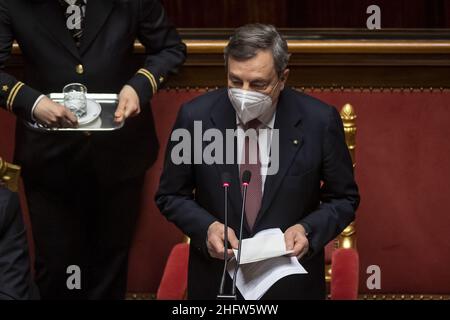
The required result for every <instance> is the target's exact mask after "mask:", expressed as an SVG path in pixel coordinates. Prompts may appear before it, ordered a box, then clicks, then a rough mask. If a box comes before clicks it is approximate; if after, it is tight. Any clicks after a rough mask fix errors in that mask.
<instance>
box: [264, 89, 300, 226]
mask: <svg viewBox="0 0 450 320" xmlns="http://www.w3.org/2000/svg"><path fill="white" fill-rule="evenodd" d="M287 90H289V89H287ZM300 123H301V114H300V111H299V108H298V106H296V105H295V104H293V103H292V102H291V101H289V100H288V96H287V94H286V90H285V91H283V92H282V94H281V95H280V100H279V102H278V107H277V114H276V119H275V125H274V128H275V129H279V162H280V166H279V170H278V173H277V174H275V175H270V176H267V177H266V181H265V184H264V195H263V199H262V204H261V210H260V212H259V214H258V217H257V219H256V222H255V226H256V224H257V223H258V221H259V220H260V219H261V217H262V216H263V215H264V214H265V213H266V211H267V210H268V209H269V206H270V204H271V203H272V200H273V198H274V196H275V195H276V193H277V191H278V189H279V187H280V185H281V182H282V181H283V179H284V177H285V175H286V173H287V171H288V169H289V167H290V166H291V164H292V161H293V160H294V159H295V156H296V155H297V153H298V151H299V150H300V149H301V147H302V145H303V137H302V133H301V126H300ZM272 150H275V149H274V148H273V147H272Z"/></svg>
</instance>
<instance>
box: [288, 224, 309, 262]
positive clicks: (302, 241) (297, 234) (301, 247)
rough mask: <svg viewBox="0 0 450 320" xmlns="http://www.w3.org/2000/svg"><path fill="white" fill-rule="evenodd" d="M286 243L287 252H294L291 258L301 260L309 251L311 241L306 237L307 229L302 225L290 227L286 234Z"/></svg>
mask: <svg viewBox="0 0 450 320" xmlns="http://www.w3.org/2000/svg"><path fill="white" fill-rule="evenodd" d="M284 241H285V242H286V250H289V251H290V250H294V252H292V253H291V255H290V256H291V257H297V259H300V258H301V257H303V256H304V255H305V254H306V253H307V252H308V250H309V241H308V238H307V237H306V231H305V228H303V226H302V225H301V224H296V225H295V226H292V227H290V228H289V229H287V230H286V232H285V233H284Z"/></svg>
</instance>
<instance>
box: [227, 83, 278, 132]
mask: <svg viewBox="0 0 450 320" xmlns="http://www.w3.org/2000/svg"><path fill="white" fill-rule="evenodd" d="M228 96H229V98H230V101H231V104H232V105H233V107H234V110H236V113H237V115H238V117H239V120H241V122H242V123H243V124H244V125H245V124H247V123H248V122H250V121H251V120H254V119H257V118H259V117H260V116H262V115H263V114H266V113H267V112H269V111H270V110H271V109H273V108H274V107H275V106H274V104H273V100H272V98H271V97H270V96H269V95H267V94H264V93H260V92H256V91H248V90H243V89H238V88H229V89H228Z"/></svg>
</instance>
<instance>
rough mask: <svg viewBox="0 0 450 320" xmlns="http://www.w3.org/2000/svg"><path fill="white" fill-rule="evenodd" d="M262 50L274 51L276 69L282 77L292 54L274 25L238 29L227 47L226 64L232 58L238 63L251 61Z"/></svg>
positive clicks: (246, 26)
mask: <svg viewBox="0 0 450 320" xmlns="http://www.w3.org/2000/svg"><path fill="white" fill-rule="evenodd" d="M260 50H271V51H272V54H273V59H274V62H275V69H276V71H277V73H278V76H280V77H281V75H282V74H283V71H284V70H285V69H286V68H287V65H288V63H289V57H290V54H289V52H288V44H287V41H286V40H285V39H284V38H283V37H282V36H281V35H280V33H278V31H277V29H276V28H275V27H274V26H272V25H267V24H260V23H257V24H247V25H245V26H243V27H240V28H238V29H236V31H235V33H234V35H233V36H232V37H231V38H230V42H229V43H228V45H227V46H226V47H225V63H226V64H228V59H229V58H230V57H231V58H233V59H235V60H237V61H245V60H249V59H251V58H253V57H255V56H256V55H257V53H258V51H260Z"/></svg>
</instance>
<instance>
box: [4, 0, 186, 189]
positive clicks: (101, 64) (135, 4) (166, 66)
mask: <svg viewBox="0 0 450 320" xmlns="http://www.w3.org/2000/svg"><path fill="white" fill-rule="evenodd" d="M136 39H138V40H139V41H140V42H141V43H142V44H143V45H144V46H145V48H146V54H145V57H144V59H138V57H136V56H135V55H134V54H133V47H134V42H135V40H136ZM14 40H15V41H17V43H18V44H19V46H20V49H21V52H22V56H23V59H24V62H25V66H26V68H25V71H24V79H22V81H18V80H17V79H15V78H14V77H13V76H11V75H9V74H7V73H6V72H4V65H5V62H6V61H7V59H8V57H9V55H10V53H11V48H12V44H13V41H14ZM185 55H186V48H185V45H184V44H183V43H182V42H181V39H180V37H179V35H178V33H177V32H176V30H175V28H174V27H173V26H172V25H171V24H170V23H169V21H168V19H167V17H166V15H165V12H164V9H163V7H162V6H161V4H160V1H159V0H91V1H88V2H87V7H86V17H85V27H84V32H83V36H82V39H81V44H80V47H77V46H76V44H75V41H74V39H73V37H72V35H71V33H70V31H69V30H68V29H67V27H66V20H65V16H64V11H63V10H62V6H61V4H60V3H59V2H58V1H54V0H0V106H1V107H2V108H6V109H8V110H9V111H11V112H13V113H15V114H16V115H17V116H18V125H17V132H16V161H17V162H18V163H19V164H21V165H22V169H23V174H24V176H25V177H28V178H33V179H40V180H41V178H45V179H44V180H45V181H47V182H50V183H53V182H61V181H63V179H64V178H65V176H66V173H67V172H70V171H71V170H73V169H76V168H77V167H81V166H82V165H83V164H82V163H78V164H76V160H77V159H86V157H84V156H83V155H89V159H90V160H89V161H92V166H93V167H94V169H95V171H96V172H97V174H98V175H99V176H100V178H105V179H111V178H112V179H120V180H121V179H126V178H129V177H134V176H136V175H139V174H142V173H143V172H144V171H145V170H146V169H147V168H148V167H149V165H151V163H152V162H153V161H154V159H155V158H156V155H157V150H158V142H157V138H156V134H155V130H154V124H153V116H152V112H151V107H150V106H149V102H150V99H151V97H152V96H153V95H154V94H155V93H156V91H157V90H158V89H159V88H160V87H161V85H162V84H163V82H164V81H165V80H166V78H167V76H168V75H169V74H171V73H173V72H176V71H177V69H178V68H179V67H180V65H181V64H182V63H183V62H184V59H185ZM139 60H141V61H139ZM142 60H144V61H142ZM73 82H79V83H83V84H85V85H86V87H87V88H88V91H89V92H91V93H118V92H120V90H121V88H122V87H123V86H124V85H125V84H129V85H131V86H132V87H133V88H134V89H135V90H136V92H137V93H138V95H139V98H140V103H141V106H142V107H141V109H142V112H141V114H140V115H139V116H137V117H135V118H131V119H128V120H127V122H126V125H125V127H124V128H123V129H121V130H118V131H117V132H112V133H111V132H110V133H96V134H92V135H86V134H83V133H61V132H42V131H37V130H35V129H31V128H29V127H28V126H27V125H25V122H26V121H31V120H32V119H31V110H32V107H33V104H34V103H35V101H36V99H37V98H38V97H39V96H40V95H41V94H48V93H52V92H61V91H62V88H63V87H64V86H65V85H66V84H68V83H73ZM112 172H114V174H112ZM52 180H53V181H52ZM41 181H42V180H41Z"/></svg>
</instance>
